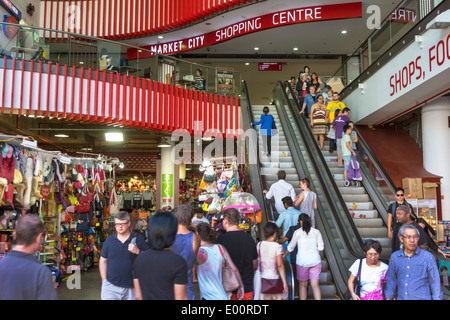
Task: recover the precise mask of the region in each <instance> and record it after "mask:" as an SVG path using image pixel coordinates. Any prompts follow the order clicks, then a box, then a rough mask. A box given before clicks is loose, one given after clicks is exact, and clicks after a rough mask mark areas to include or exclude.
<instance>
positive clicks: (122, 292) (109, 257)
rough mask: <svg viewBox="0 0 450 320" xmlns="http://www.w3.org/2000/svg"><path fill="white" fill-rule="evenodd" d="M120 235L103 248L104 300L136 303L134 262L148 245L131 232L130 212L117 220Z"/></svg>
mask: <svg viewBox="0 0 450 320" xmlns="http://www.w3.org/2000/svg"><path fill="white" fill-rule="evenodd" d="M114 224H115V228H116V233H115V234H113V235H111V236H109V237H108V238H106V240H105V243H104V244H103V247H102V251H101V257H100V263H99V269H100V276H101V278H102V293H101V299H102V300H134V299H135V294H134V285H133V271H132V267H133V262H134V258H135V257H136V256H137V255H138V254H140V253H141V252H142V251H145V250H147V249H148V245H147V243H146V242H145V240H144V238H143V237H142V236H141V235H140V234H135V233H132V232H131V231H130V215H129V214H128V212H126V211H121V212H119V213H118V214H117V215H116V216H115V217H114Z"/></svg>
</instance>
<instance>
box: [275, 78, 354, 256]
mask: <svg viewBox="0 0 450 320" xmlns="http://www.w3.org/2000/svg"><path fill="white" fill-rule="evenodd" d="M279 85H280V86H282V88H283V89H284V86H283V84H282V83H281V81H280V82H279ZM287 88H288V89H289V90H290V93H291V94H292V92H291V90H292V88H291V87H290V86H287ZM283 92H284V94H285V96H286V99H287V101H289V102H290V100H289V99H288V97H287V94H286V90H283ZM296 104H297V109H295V108H294V107H293V106H292V104H291V103H288V106H289V108H290V110H291V113H292V115H293V118H294V121H295V125H297V126H298V128H299V129H300V128H302V126H303V128H308V123H307V121H306V118H304V117H302V116H300V115H299V114H298V111H297V110H299V109H298V101H296ZM300 121H303V123H300ZM300 132H302V131H301V130H300ZM303 133H306V134H308V135H309V136H310V139H312V140H313V141H314V136H313V134H312V132H311V130H303ZM305 148H306V150H307V153H308V155H310V156H309V158H310V159H311V164H312V166H313V167H314V170H315V171H316V172H320V171H319V169H318V166H317V161H319V162H320V164H321V166H322V167H323V168H324V170H325V172H326V174H327V176H328V177H329V181H330V182H331V185H329V186H328V187H329V188H330V187H331V190H332V192H333V193H334V194H335V195H336V196H337V200H338V201H339V204H340V205H341V207H342V209H343V210H344V212H345V215H344V216H345V219H347V224H348V226H350V229H351V235H352V236H355V239H356V240H357V242H358V243H359V246H360V248H361V251H359V250H357V251H352V254H353V255H354V256H358V254H359V255H360V254H361V252H362V246H363V242H362V240H361V236H360V235H359V232H358V229H357V228H356V226H355V224H354V222H353V220H352V218H351V215H350V212H349V210H348V208H347V205H346V204H345V201H344V199H343V198H342V195H341V193H340V191H339V189H338V187H337V185H336V182H335V180H334V179H333V178H332V174H331V172H330V169H329V168H328V165H327V164H326V162H325V159H324V158H323V157H318V158H313V157H312V155H313V153H312V150H311V146H310V145H309V144H308V143H306V141H305ZM312 148H315V151H316V153H318V154H320V155H321V154H322V152H321V151H320V148H319V146H318V144H316V143H313V146H312ZM313 159H314V160H315V161H313ZM317 178H318V179H319V181H320V184H321V185H322V186H323V187H325V186H327V185H326V184H325V182H324V180H323V177H322V176H321V175H317ZM325 195H326V196H327V200H328V201H329V202H330V203H332V204H333V205H332V209H333V210H332V213H333V215H334V218H335V220H336V224H337V225H338V226H339V227H340V228H341V230H345V229H344V226H343V225H342V220H341V217H339V216H338V214H337V208H336V207H335V202H334V201H332V199H331V198H330V196H329V193H328V192H325ZM344 241H346V242H347V244H348V247H349V248H350V249H353V246H351V245H350V243H349V242H348V239H347V238H345V239H344Z"/></svg>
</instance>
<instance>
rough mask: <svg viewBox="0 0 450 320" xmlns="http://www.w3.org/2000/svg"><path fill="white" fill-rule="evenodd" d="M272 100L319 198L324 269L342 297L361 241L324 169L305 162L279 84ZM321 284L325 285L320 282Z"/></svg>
mask: <svg viewBox="0 0 450 320" xmlns="http://www.w3.org/2000/svg"><path fill="white" fill-rule="evenodd" d="M273 98H274V99H273V100H274V101H275V105H276V107H277V115H278V116H279V118H280V121H281V124H282V128H283V130H284V134H285V136H286V140H287V142H288V145H289V147H290V151H291V155H292V158H293V161H294V166H295V168H296V170H297V172H298V175H299V176H301V177H302V178H303V177H305V176H306V175H308V176H310V177H311V190H312V191H314V192H316V193H317V195H318V199H319V201H318V210H317V211H316V228H317V229H319V230H320V231H321V234H322V237H323V238H324V242H325V249H324V257H325V261H326V263H327V268H329V276H328V277H327V278H328V279H327V280H328V281H330V280H331V278H332V282H331V281H330V282H329V283H328V284H330V285H332V286H333V287H334V288H335V290H336V291H335V292H336V295H337V296H339V297H343V296H344V293H345V292H346V291H347V280H348V276H349V272H348V268H349V267H350V266H351V264H352V263H353V262H354V261H355V260H356V259H358V258H362V257H364V253H363V251H362V249H361V247H362V243H361V239H360V237H359V235H358V234H357V231H356V229H355V228H354V227H353V228H352V227H351V226H350V227H348V225H349V224H348V222H346V221H345V216H343V214H342V213H340V211H344V210H343V209H341V208H342V207H343V206H345V204H343V203H340V205H339V206H338V205H337V203H336V202H337V200H335V199H338V196H337V195H336V194H337V192H336V190H334V189H331V190H330V188H329V184H331V183H332V181H331V180H330V178H329V177H328V178H327V179H324V178H323V176H324V173H323V171H325V170H326V169H327V168H326V166H325V165H322V167H321V168H319V167H318V166H317V164H316V163H315V161H309V160H308V159H314V158H315V157H314V156H313V151H312V149H311V148H310V147H309V144H308V143H305V142H304V140H305V139H307V137H305V134H306V133H305V132H304V131H301V130H298V128H299V127H300V126H298V125H293V122H296V121H299V119H298V118H297V116H299V115H298V114H297V113H294V114H292V113H291V110H290V106H289V104H290V102H289V99H288V98H287V95H286V91H285V88H284V87H283V86H282V84H281V83H280V82H279V83H278V84H277V86H276V87H275V88H274V90H273ZM294 137H295V138H294ZM316 152H317V151H316ZM305 155H306V157H305ZM307 161H308V162H307ZM331 193H333V195H331ZM338 208H339V209H338ZM347 219H348V218H347ZM344 225H345V226H344ZM322 284H324V283H323V282H322ZM321 290H322V288H321ZM322 291H323V290H322ZM325 295H326V294H324V296H325Z"/></svg>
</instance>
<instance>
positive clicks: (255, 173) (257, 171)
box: [241, 80, 273, 225]
mask: <svg viewBox="0 0 450 320" xmlns="http://www.w3.org/2000/svg"><path fill="white" fill-rule="evenodd" d="M242 83H243V86H242V91H243V95H244V97H241V100H244V99H245V102H243V103H241V109H242V122H243V125H244V130H245V131H246V132H247V130H249V129H251V128H252V126H251V123H252V122H253V115H252V108H251V105H252V104H251V101H250V95H249V93H248V87H247V82H246V81H245V80H242ZM245 147H246V149H247V154H249V152H250V147H251V146H249V144H247V143H246V144H245ZM256 151H257V154H259V144H258V136H256ZM249 166H250V175H251V179H252V191H253V195H254V196H255V197H256V199H257V200H258V202H259V204H260V206H261V209H263V213H265V214H263V216H262V225H265V224H266V223H267V222H268V220H269V219H267V215H268V213H269V212H270V213H271V215H272V218H273V213H272V211H271V210H272V208H271V206H268V204H267V203H266V201H265V196H264V195H263V190H265V189H266V180H265V179H264V177H263V176H262V175H261V164H260V162H259V160H258V162H257V164H252V163H250V164H249ZM255 178H256V179H257V180H259V183H255V181H254V179H255Z"/></svg>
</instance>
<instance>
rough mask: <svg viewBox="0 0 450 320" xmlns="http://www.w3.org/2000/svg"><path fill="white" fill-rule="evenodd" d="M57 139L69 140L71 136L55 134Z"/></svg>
mask: <svg viewBox="0 0 450 320" xmlns="http://www.w3.org/2000/svg"><path fill="white" fill-rule="evenodd" d="M55 137H56V138H68V137H69V136H68V135H67V134H64V133H58V134H55Z"/></svg>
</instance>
